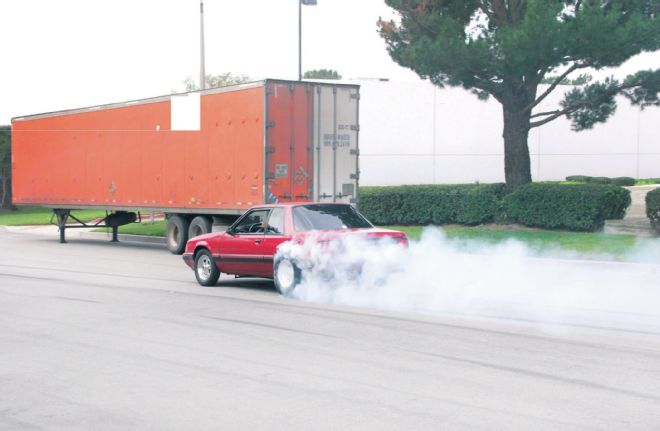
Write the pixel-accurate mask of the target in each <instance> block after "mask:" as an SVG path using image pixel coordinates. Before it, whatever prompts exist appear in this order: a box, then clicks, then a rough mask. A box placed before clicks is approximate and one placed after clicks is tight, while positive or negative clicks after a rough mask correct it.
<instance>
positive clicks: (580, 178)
mask: <svg viewBox="0 0 660 431" xmlns="http://www.w3.org/2000/svg"><path fill="white" fill-rule="evenodd" d="M566 181H571V182H575V183H590V184H614V185H615V186H623V187H630V186H634V185H635V182H636V180H635V179H634V178H633V177H615V178H608V177H590V176H588V175H571V176H568V177H566Z"/></svg>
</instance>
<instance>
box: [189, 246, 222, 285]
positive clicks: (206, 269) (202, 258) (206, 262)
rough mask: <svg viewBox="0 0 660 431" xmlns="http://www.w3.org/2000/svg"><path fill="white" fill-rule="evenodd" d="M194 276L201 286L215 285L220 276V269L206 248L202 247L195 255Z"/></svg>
mask: <svg viewBox="0 0 660 431" xmlns="http://www.w3.org/2000/svg"><path fill="white" fill-rule="evenodd" d="M195 278H196V279H197V282H198V283H199V284H201V285H202V286H215V284H216V283H217V282H218V278H220V270H219V269H218V266H217V265H216V264H215V261H214V260H213V256H211V253H209V251H208V250H206V249H203V250H200V251H198V252H197V254H196V255H195Z"/></svg>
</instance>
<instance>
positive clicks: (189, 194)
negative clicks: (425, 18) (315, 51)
mask: <svg viewBox="0 0 660 431" xmlns="http://www.w3.org/2000/svg"><path fill="white" fill-rule="evenodd" d="M358 105H359V86H356V85H346V84H327V83H316V82H304V81H303V82H298V81H280V80H265V81H259V82H254V83H249V84H242V85H236V86H229V87H221V88H214V89H209V90H204V91H199V92H190V93H184V94H175V95H168V96H162V97H155V98H150V99H143V100H136V101H130V102H124V103H114V104H109V105H102V106H95V107H88V108H82V109H72V110H66V111H59V112H51V113H45V114H37V115H30V116H23V117H17V118H14V119H12V157H13V160H12V169H13V171H12V174H13V199H14V204H15V205H39V206H45V207H49V208H53V209H54V212H55V214H56V215H57V216H58V224H59V226H60V232H61V237H60V239H61V240H62V242H64V239H65V238H64V232H65V228H69V227H71V226H69V225H67V224H66V222H67V219H68V217H69V216H70V213H71V211H72V210H74V209H88V208H96V209H105V210H107V211H108V212H109V216H108V217H107V219H106V220H105V223H106V225H108V226H110V227H113V233H114V235H113V236H114V239H115V240H116V231H117V226H119V225H121V224H126V223H128V222H131V221H134V220H135V219H136V218H138V216H137V215H136V214H139V212H141V211H149V212H152V211H157V212H164V213H166V214H167V216H168V247H169V248H170V250H172V251H173V252H181V250H182V248H183V246H184V245H185V242H186V240H187V238H188V237H189V235H196V234H201V233H206V232H209V231H210V230H212V229H213V224H215V225H216V226H221V225H226V224H227V223H228V222H229V221H231V219H232V218H235V217H236V216H238V215H240V214H241V213H242V212H243V211H244V210H245V209H247V208H249V207H251V206H254V205H257V204H261V203H271V202H293V201H321V202H336V201H344V202H355V201H356V194H357V185H358V177H359V170H358V152H359V151H358V134H359V116H358ZM216 229H217V228H216Z"/></svg>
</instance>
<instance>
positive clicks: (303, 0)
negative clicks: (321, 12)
mask: <svg viewBox="0 0 660 431" xmlns="http://www.w3.org/2000/svg"><path fill="white" fill-rule="evenodd" d="M302 5H308V6H316V0H298V81H302V79H303V74H302Z"/></svg>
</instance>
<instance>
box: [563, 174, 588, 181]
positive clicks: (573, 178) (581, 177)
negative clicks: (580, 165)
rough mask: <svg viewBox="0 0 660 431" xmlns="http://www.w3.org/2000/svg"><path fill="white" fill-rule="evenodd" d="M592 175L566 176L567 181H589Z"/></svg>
mask: <svg viewBox="0 0 660 431" xmlns="http://www.w3.org/2000/svg"><path fill="white" fill-rule="evenodd" d="M591 178H592V177H590V176H587V175H570V176H568V177H566V181H571V182H574V183H588V182H589V180H590V179H591Z"/></svg>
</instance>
